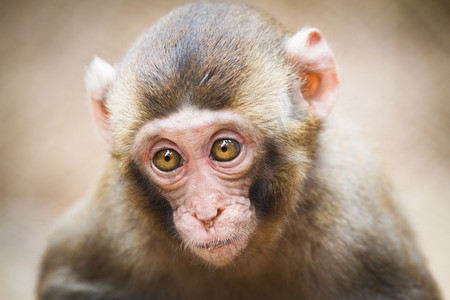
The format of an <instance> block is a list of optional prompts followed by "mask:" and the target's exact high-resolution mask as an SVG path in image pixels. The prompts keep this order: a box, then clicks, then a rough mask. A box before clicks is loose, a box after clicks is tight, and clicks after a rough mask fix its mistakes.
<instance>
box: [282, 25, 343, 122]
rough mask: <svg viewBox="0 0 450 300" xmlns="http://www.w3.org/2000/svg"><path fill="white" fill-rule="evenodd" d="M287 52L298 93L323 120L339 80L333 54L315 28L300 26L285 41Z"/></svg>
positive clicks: (335, 96)
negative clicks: (295, 74)
mask: <svg viewBox="0 0 450 300" xmlns="http://www.w3.org/2000/svg"><path fill="white" fill-rule="evenodd" d="M287 53H288V55H289V57H290V59H292V60H293V62H294V64H295V66H296V71H297V72H298V76H299V78H300V80H301V81H300V85H299V89H298V90H297V92H298V93H301V94H302V96H303V98H304V99H305V100H306V102H308V104H309V106H310V108H311V112H312V114H313V115H314V116H315V117H316V118H318V119H319V120H323V119H325V118H326V117H327V116H328V114H329V113H330V112H331V110H332V108H333V105H334V103H335V102H336V100H337V94H338V89H339V79H338V74H337V70H336V63H335V61H334V56H333V53H332V52H331V49H330V47H329V46H328V44H327V42H326V41H325V39H324V38H323V37H322V35H321V34H320V32H319V30H318V29H316V28H303V29H302V30H300V31H299V32H297V33H296V34H295V35H294V36H293V37H291V38H290V39H289V40H288V42H287Z"/></svg>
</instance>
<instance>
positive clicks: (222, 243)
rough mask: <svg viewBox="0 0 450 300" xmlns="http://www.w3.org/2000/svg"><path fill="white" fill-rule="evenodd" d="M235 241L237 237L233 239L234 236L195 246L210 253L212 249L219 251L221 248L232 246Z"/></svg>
mask: <svg viewBox="0 0 450 300" xmlns="http://www.w3.org/2000/svg"><path fill="white" fill-rule="evenodd" d="M236 239H237V237H235V236H233V237H230V238H227V239H215V240H212V241H210V242H208V243H196V244H195V246H196V247H197V248H200V249H206V250H208V251H211V250H213V249H219V248H221V247H223V246H226V245H229V244H232V243H233V242H234V241H235V240H236Z"/></svg>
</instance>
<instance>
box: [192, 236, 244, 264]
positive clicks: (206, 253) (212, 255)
mask: <svg viewBox="0 0 450 300" xmlns="http://www.w3.org/2000/svg"><path fill="white" fill-rule="evenodd" d="M248 242H249V238H247V237H240V238H239V237H231V238H227V239H223V240H222V239H213V240H211V241H209V242H201V243H190V246H189V248H190V249H191V251H192V252H194V253H195V254H196V255H197V256H199V257H201V258H202V259H203V260H205V261H206V262H208V263H209V264H211V265H214V266H217V267H225V266H227V265H230V264H231V263H232V262H233V261H234V260H235V259H236V258H237V257H238V256H239V255H240V254H241V253H242V251H243V250H244V249H245V248H246V247H247V245H248Z"/></svg>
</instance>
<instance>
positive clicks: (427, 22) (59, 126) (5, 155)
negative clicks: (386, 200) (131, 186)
mask: <svg viewBox="0 0 450 300" xmlns="http://www.w3.org/2000/svg"><path fill="white" fill-rule="evenodd" d="M180 2H181V1H165V2H164V3H162V2H156V1H123V0H110V1H87V0H81V1H58V0H54V1H52V0H45V1H14V2H13V1H11V2H7V1H1V2H0V52H1V56H0V66H1V70H0V128H1V136H0V298H1V299H31V298H33V290H34V285H35V278H36V274H37V266H38V261H39V256H40V255H41V253H42V251H43V248H44V245H45V241H46V236H47V235H48V233H49V231H50V229H51V226H52V225H53V224H54V222H55V220H56V219H57V218H58V216H59V215H60V214H61V213H62V212H63V211H64V210H65V209H66V208H67V207H69V206H70V205H71V204H73V203H74V202H75V201H76V200H77V199H78V198H80V197H81V196H82V195H83V194H85V193H86V191H87V190H88V189H89V188H90V187H91V186H92V182H93V180H95V178H96V176H97V174H98V172H99V170H100V169H101V167H102V165H103V163H104V162H105V160H106V158H107V154H106V150H105V147H104V146H103V144H102V142H101V140H100V138H99V137H98V135H97V134H96V132H95V128H94V125H93V122H92V120H91V116H90V112H89V107H88V103H87V100H86V96H85V91H84V78H83V76H84V67H85V66H86V65H87V64H88V63H89V61H90V60H91V59H92V58H93V55H94V54H96V55H99V56H101V57H102V58H104V59H106V60H108V61H110V62H115V61H118V60H119V59H120V58H121V56H122V55H123V54H124V53H125V51H126V49H127V48H128V47H129V46H130V44H131V43H132V42H133V40H134V39H135V38H136V37H137V36H138V35H139V34H140V33H141V32H142V31H144V30H145V29H146V28H147V27H148V26H150V25H151V24H152V23H154V22H155V20H157V19H158V18H159V17H161V16H162V15H164V14H165V13H167V12H168V11H169V10H170V9H171V8H172V7H174V6H176V5H177V4H179V3H180ZM250 3H254V4H257V5H258V6H259V7H261V8H263V9H265V10H266V11H268V12H270V13H271V14H272V15H273V16H275V17H276V18H277V19H279V20H280V21H282V22H283V23H284V24H285V25H286V27H287V28H290V29H292V30H297V29H299V28H300V27H302V26H303V25H304V24H309V25H311V26H315V27H318V28H320V29H321V30H322V32H323V33H324V35H325V36H326V37H327V39H328V41H329V43H330V44H331V47H332V49H333V50H334V52H335V55H336V59H337V61H338V63H339V67H340V74H341V81H342V89H341V98H340V103H339V105H338V109H339V110H341V111H344V113H345V114H347V115H348V116H350V117H351V118H352V119H354V120H355V122H356V123H357V124H358V125H359V126H360V127H362V129H363V130H364V131H365V132H366V135H367V140H368V141H369V142H370V143H371V144H372V145H373V146H374V148H376V149H377V151H378V153H379V154H380V156H381V157H382V158H383V159H384V161H385V164H386V166H387V169H388V170H389V171H390V174H391V176H392V179H393V181H394V183H395V185H396V186H397V190H398V194H399V196H400V198H401V200H402V206H403V208H404V210H405V212H406V214H407V215H408V216H409V218H410V220H411V222H412V223H413V225H414V227H415V229H416V232H417V235H418V239H419V241H420V244H421V247H422V249H423V251H424V252H425V253H426V255H427V256H428V260H429V265H430V268H431V270H432V271H433V273H434V274H435V276H436V278H437V280H438V281H439V283H440V286H441V288H442V290H443V292H444V293H445V295H446V296H447V298H449V297H450V218H449V217H450V199H449V196H450V140H449V127H450V118H449V117H450V104H449V101H450V99H449V96H450V83H449V77H450V33H449V32H450V5H449V3H448V2H444V1H419V0H417V1H409V0H403V1H389V0H384V1H357V0H337V1H333V0H329V1H326V0H318V1H306V0H304V1H303V0H298V1H294V0H292V1H288V0H285V1H283V0H276V1H275V0H273V1H269V0H265V1H256V0H253V1H250Z"/></svg>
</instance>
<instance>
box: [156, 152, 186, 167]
mask: <svg viewBox="0 0 450 300" xmlns="http://www.w3.org/2000/svg"><path fill="white" fill-rule="evenodd" d="M153 163H154V164H155V166H156V167H157V168H158V169H160V170H161V171H164V172H169V171H172V170H175V169H176V168H178V167H179V166H180V164H181V155H180V154H179V153H178V152H177V151H175V150H173V149H163V150H159V151H158V152H156V154H155V156H153Z"/></svg>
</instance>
